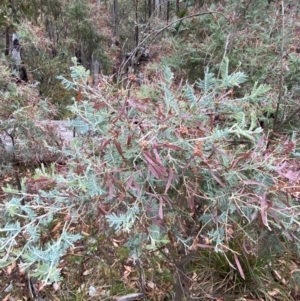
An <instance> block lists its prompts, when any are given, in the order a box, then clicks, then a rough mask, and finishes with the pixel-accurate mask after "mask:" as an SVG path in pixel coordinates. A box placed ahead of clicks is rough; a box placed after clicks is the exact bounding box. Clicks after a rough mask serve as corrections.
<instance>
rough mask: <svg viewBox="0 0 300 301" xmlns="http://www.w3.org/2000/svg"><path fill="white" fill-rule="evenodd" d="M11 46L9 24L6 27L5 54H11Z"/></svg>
mask: <svg viewBox="0 0 300 301" xmlns="http://www.w3.org/2000/svg"><path fill="white" fill-rule="evenodd" d="M9 48H10V43H9V26H7V27H6V29H5V55H9Z"/></svg>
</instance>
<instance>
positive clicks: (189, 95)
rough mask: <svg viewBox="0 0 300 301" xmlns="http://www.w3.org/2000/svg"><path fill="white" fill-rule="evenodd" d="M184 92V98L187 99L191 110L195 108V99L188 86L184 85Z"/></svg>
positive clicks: (192, 91)
mask: <svg viewBox="0 0 300 301" xmlns="http://www.w3.org/2000/svg"><path fill="white" fill-rule="evenodd" d="M184 92H185V96H186V97H187V99H188V101H189V102H190V104H191V108H193V107H195V106H196V103H197V97H196V96H195V94H194V90H193V89H192V87H191V86H190V85H186V87H185V89H184Z"/></svg>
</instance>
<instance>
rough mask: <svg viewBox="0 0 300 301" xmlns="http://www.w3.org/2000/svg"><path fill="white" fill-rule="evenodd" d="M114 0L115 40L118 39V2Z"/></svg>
mask: <svg viewBox="0 0 300 301" xmlns="http://www.w3.org/2000/svg"><path fill="white" fill-rule="evenodd" d="M113 1H114V29H115V30H114V34H115V38H116V39H117V40H119V39H120V30H119V2H118V0H113Z"/></svg>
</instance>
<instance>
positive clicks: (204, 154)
mask: <svg viewBox="0 0 300 301" xmlns="http://www.w3.org/2000/svg"><path fill="white" fill-rule="evenodd" d="M73 63H74V66H73V67H72V73H71V80H67V79H65V78H63V77H61V78H60V79H61V80H62V82H63V84H64V85H65V87H66V88H72V89H77V88H80V89H81V96H82V99H81V101H80V102H77V101H74V104H73V105H72V106H70V108H69V109H70V110H71V111H72V112H73V113H74V115H76V116H77V118H76V120H75V121H74V123H73V125H74V126H75V127H77V129H78V131H77V135H76V137H75V138H74V139H73V140H72V141H71V142H70V143H69V144H68V145H67V146H65V148H64V149H63V155H64V158H65V164H66V168H65V169H64V171H63V172H61V173H60V172H59V171H57V170H56V169H55V167H54V166H52V167H50V168H40V169H38V170H37V171H36V173H35V178H34V180H36V181H33V182H34V184H35V186H34V185H33V187H32V188H31V191H30V189H29V190H28V187H27V188H26V185H24V182H23V185H22V191H21V192H18V191H16V190H13V189H12V188H11V187H7V188H5V191H6V193H7V194H8V195H9V194H11V198H7V200H6V201H5V202H4V204H3V205H1V209H2V211H1V223H2V224H1V229H2V230H1V249H0V250H1V254H2V255H3V259H2V261H1V264H2V266H5V265H7V264H9V263H10V262H12V261H14V260H16V259H18V260H19V261H21V262H22V265H23V267H24V268H26V269H28V271H29V273H31V274H33V275H35V276H37V277H39V278H41V279H42V280H44V282H47V283H49V282H51V281H59V279H60V276H59V273H58V270H57V265H58V262H59V259H60V258H61V256H63V254H65V253H66V252H67V250H68V248H70V247H73V246H74V243H75V242H76V241H77V240H78V239H80V235H79V234H77V233H78V232H76V231H79V229H77V230H75V233H73V232H72V233H70V231H69V228H70V226H71V224H73V225H77V224H78V223H80V219H79V217H80V218H86V217H89V218H91V219H92V218H93V217H94V215H95V212H98V210H99V208H100V207H101V206H108V208H110V212H109V213H107V214H106V217H105V220H106V222H107V223H108V224H109V226H110V228H111V229H114V230H116V231H123V232H124V233H126V235H128V238H129V239H128V242H127V244H126V246H128V247H129V249H130V250H131V252H132V254H134V255H135V256H140V255H141V254H142V253H143V250H144V249H145V248H148V249H155V248H157V247H159V246H161V245H163V244H166V243H168V241H169V238H168V236H167V235H173V239H174V240H177V241H178V243H180V244H183V245H184V246H185V247H186V248H190V247H191V246H192V243H193V239H194V238H195V237H194V236H193V235H194V234H193V232H189V231H188V230H187V231H182V229H183V228H184V227H185V225H186V224H192V225H193V223H195V224H197V223H198V222H199V220H200V221H202V222H203V223H204V224H205V225H204V226H203V228H202V230H201V231H202V232H201V235H202V234H203V235H206V236H207V237H209V239H210V240H211V241H212V243H213V244H214V246H215V250H216V251H218V252H221V251H222V249H221V247H220V246H222V245H224V244H226V241H225V240H226V238H227V236H226V235H225V234H224V233H225V232H224V227H225V226H226V225H227V222H229V221H231V220H232V221H234V222H235V223H238V221H239V218H240V215H242V217H243V218H246V219H247V221H248V222H249V223H248V225H249V227H251V226H252V221H251V220H250V218H251V215H255V214H256V213H257V212H259V206H258V205H257V203H255V202H253V203H250V204H248V205H245V204H246V203H247V197H249V196H248V195H244V192H241V190H240V188H241V183H246V182H247V181H250V182H251V181H252V182H253V183H254V184H253V185H252V184H251V183H250V184H247V185H246V184H244V186H245V191H247V189H249V191H250V193H249V195H250V194H251V193H252V194H255V193H257V194H258V195H260V194H263V193H265V191H267V189H269V188H270V187H272V186H273V185H274V182H273V181H272V177H271V176H270V173H271V172H272V171H273V170H274V166H273V161H272V156H271V155H270V156H269V157H268V158H267V159H266V160H267V162H266V160H265V159H263V158H262V156H261V153H260V152H261V150H262V149H264V147H265V144H266V142H265V143H262V142H260V143H258V141H260V139H262V138H263V137H264V136H263V135H262V129H261V128H260V127H259V126H257V124H256V122H255V114H253V113H251V105H252V102H253V103H256V102H258V100H257V98H260V97H261V96H262V95H263V92H266V91H267V90H268V88H267V87H265V86H259V85H255V87H254V88H253V92H251V93H250V95H252V98H251V97H248V96H245V97H241V98H234V97H231V95H229V94H228V91H229V90H230V89H231V88H232V87H238V86H239V85H240V84H241V83H242V82H244V81H245V79H246V76H245V74H244V73H242V72H240V71H239V72H233V73H231V74H228V64H229V62H228V60H227V59H226V58H225V60H224V65H223V67H222V68H223V71H222V72H221V75H222V76H221V78H219V79H217V78H216V77H215V76H214V75H213V74H212V73H210V72H209V69H206V71H205V76H204V79H203V80H198V81H197V83H196V84H195V86H196V88H195V87H194V86H192V85H189V84H186V85H185V87H183V88H182V89H179V90H180V91H176V90H175V89H174V88H173V87H172V85H173V74H172V70H171V69H170V68H165V70H164V73H165V79H163V80H162V82H161V83H160V84H159V85H157V89H160V91H161V94H160V95H162V98H163V99H160V100H159V103H158V104H159V106H156V104H155V105H152V104H151V103H149V106H143V104H142V103H140V102H138V101H136V100H135V98H134V97H132V98H130V99H128V98H124V99H122V97H121V99H118V101H115V102H109V101H108V99H109V97H110V96H111V95H110V94H109V93H110V90H109V86H108V85H107V86H106V87H104V88H103V90H102V91H101V94H100V93H98V92H97V91H96V92H95V93H96V94H92V93H94V90H93V89H90V87H89V86H88V85H86V84H85V82H86V79H87V77H88V76H89V74H88V72H86V71H85V70H84V69H83V68H82V67H81V66H78V65H77V63H76V61H75V60H74V61H73ZM259 87H261V88H259ZM104 89H106V90H104ZM105 93H107V94H108V97H106V96H107V95H106V94H105ZM95 95H96V96H97V100H96V104H97V101H98V102H99V103H100V104H101V106H100V108H98V107H97V105H96V106H95V102H94V101H95ZM92 100H93V101H92ZM208 100H209V101H208ZM135 101H136V102H135ZM245 103H246V104H247V106H246V107H244V104H245ZM232 108H235V110H234V111H232ZM249 108H250V112H248V109H249ZM158 110H159V114H157V111H158ZM116 113H117V114H116ZM209 114H224V115H225V116H226V117H227V118H228V120H227V121H226V123H224V124H222V122H219V123H216V124H215V125H214V127H213V128H211V127H210V124H211V122H210V118H209ZM189 128H190V129H191V130H194V131H195V133H194V134H190V133H189ZM235 141H236V142H237V145H242V147H235V146H234V143H235ZM241 141H242V142H241ZM231 143H233V146H232V145H231ZM248 150H249V152H250V150H251V154H252V152H253V157H255V158H257V159H256V160H252V159H249V160H248V157H247V156H245V152H247V151H248ZM249 157H250V155H249ZM233 162H235V163H233ZM240 162H241V163H240ZM44 182H45V185H44V186H41V184H40V183H44ZM256 182H257V183H261V185H262V186H261V187H260V186H259V185H255V183H256ZM191 195H192V197H191ZM199 195H201V196H202V198H199ZM251 197H254V196H251ZM193 198H194V199H193ZM195 199H196V200H198V204H199V206H200V207H199V210H198V211H197V212H196V211H194V214H193V215H191V214H190V212H191V211H190V210H193V202H194V200H195ZM204 206H206V209H205V212H204V208H205V207H204ZM101 208H102V207H101ZM249 208H250V209H249ZM102 210H104V209H103V208H102ZM216 214H217V215H218V216H216ZM64 215H67V216H66V218H65V219H61V218H60V217H61V216H64ZM212 217H213V218H212ZM58 220H59V221H60V222H61V229H60V232H59V235H57V236H55V239H54V238H51V237H48V238H47V242H46V243H45V244H44V245H40V244H39V241H40V237H41V236H42V235H43V233H45V232H49V229H51V228H53V226H54V225H55V224H56V223H57V222H58ZM286 222H288V221H287V219H286ZM79 228H80V227H79ZM245 231H246V230H245Z"/></svg>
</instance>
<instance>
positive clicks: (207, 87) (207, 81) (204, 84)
mask: <svg viewBox="0 0 300 301" xmlns="http://www.w3.org/2000/svg"><path fill="white" fill-rule="evenodd" d="M215 84H216V78H215V76H214V74H213V73H210V72H209V68H208V67H206V68H205V71H204V79H203V80H198V81H196V85H197V87H198V88H200V89H201V90H202V92H203V94H204V95H206V94H207V93H209V92H210V91H211V90H213V88H214V87H215Z"/></svg>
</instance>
